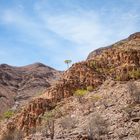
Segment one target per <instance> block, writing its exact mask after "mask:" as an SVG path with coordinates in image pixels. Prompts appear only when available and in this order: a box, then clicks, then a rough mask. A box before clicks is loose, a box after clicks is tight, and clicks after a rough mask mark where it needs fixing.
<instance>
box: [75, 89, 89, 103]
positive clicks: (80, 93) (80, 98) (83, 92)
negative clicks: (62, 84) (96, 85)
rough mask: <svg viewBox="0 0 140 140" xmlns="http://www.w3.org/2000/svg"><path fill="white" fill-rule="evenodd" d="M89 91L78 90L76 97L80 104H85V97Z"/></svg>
mask: <svg viewBox="0 0 140 140" xmlns="http://www.w3.org/2000/svg"><path fill="white" fill-rule="evenodd" d="M87 92H88V91H87V90H85V89H78V90H76V91H75V93H74V95H75V96H76V97H77V99H78V101H79V103H82V102H83V96H84V95H86V94H87Z"/></svg>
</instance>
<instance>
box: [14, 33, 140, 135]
mask: <svg viewBox="0 0 140 140" xmlns="http://www.w3.org/2000/svg"><path fill="white" fill-rule="evenodd" d="M110 78H111V79H112V80H114V81H128V80H131V79H133V80H136V79H139V78H140V33H136V34H133V35H131V36H130V37H128V38H127V39H125V40H122V41H120V42H117V43H115V44H113V45H111V46H110V47H108V48H106V49H101V50H100V51H98V53H95V52H93V53H91V54H90V56H89V57H88V59H87V60H86V61H83V62H80V63H76V64H74V65H73V66H72V67H71V68H70V69H68V70H67V71H66V72H64V73H63V75H62V76H61V79H60V80H58V81H57V83H56V84H54V85H53V86H51V87H50V88H48V90H47V91H46V92H45V93H44V94H43V95H41V96H39V97H38V98H37V99H34V100H33V101H32V102H30V103H29V104H28V105H27V106H26V107H25V108H24V110H23V111H21V113H19V114H18V115H17V116H16V117H15V118H13V120H12V122H13V123H14V122H17V127H18V128H19V129H21V130H24V132H26V134H27V135H28V134H29V133H30V128H31V127H36V126H37V125H38V124H39V122H41V120H40V117H41V116H42V115H43V114H44V113H45V111H47V110H50V109H52V108H54V107H55V105H56V104H57V102H59V101H61V100H62V99H63V98H67V97H70V96H72V95H73V94H74V92H75V91H76V90H77V89H86V88H87V87H88V86H90V87H93V88H97V87H99V86H100V85H101V84H102V83H103V82H104V81H105V80H107V79H110Z"/></svg>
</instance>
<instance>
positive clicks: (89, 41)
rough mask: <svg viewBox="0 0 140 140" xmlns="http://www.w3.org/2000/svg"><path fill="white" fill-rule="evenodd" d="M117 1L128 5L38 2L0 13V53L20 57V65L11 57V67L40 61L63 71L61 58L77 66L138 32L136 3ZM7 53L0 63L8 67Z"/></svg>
mask: <svg viewBox="0 0 140 140" xmlns="http://www.w3.org/2000/svg"><path fill="white" fill-rule="evenodd" d="M103 2H104V0H103ZM123 2H125V4H126V3H128V5H126V6H122V5H116V6H115V5H114V3H115V2H114V3H113V2H112V1H108V2H107V3H105V2H104V6H102V4H100V3H99V1H95V2H93V1H92V0H78V1H75V0H71V1H69V0H56V1H55V2H54V1H53V2H52V1H51V0H47V1H46V0H42V1H35V2H33V3H32V4H31V3H30V5H29V6H27V5H26V4H25V3H19V2H17V5H16V4H14V5H13V6H11V7H8V8H3V9H1V10H0V30H1V29H3V30H4V31H3V32H2V33H1V34H0V48H1V50H2V51H3V52H5V51H6V49H5V48H7V49H8V50H12V51H17V48H18V49H20V51H19V50H18V52H19V53H20V54H23V55H24V56H25V57H26V58H24V57H23V60H24V61H22V63H21V62H20V60H19V61H18V58H19V56H20V58H21V55H17V57H16V59H17V60H16V61H15V62H16V63H15V64H18V65H19V64H21V65H24V64H28V63H32V62H33V61H42V62H44V63H46V64H48V65H51V66H53V67H56V68H58V69H63V68H64V64H63V61H64V60H65V59H72V60H73V61H74V62H75V61H81V60H83V59H85V58H86V56H87V55H88V53H89V52H90V51H92V50H94V49H96V48H98V47H103V46H106V45H109V44H111V43H113V42H115V41H117V40H119V39H122V38H125V37H127V36H128V35H129V34H131V33H133V32H136V31H138V30H139V24H140V14H139V12H138V11H139V10H140V8H139V5H140V2H137V5H136V4H133V3H132V1H131V0H123ZM115 4H118V3H115ZM110 6H111V7H110ZM119 6H120V8H119ZM130 7H131V9H130V10H129V8H130ZM5 32H6V33H5ZM11 33H12V35H11ZM4 34H6V35H4ZM5 42H8V43H5ZM3 44H4V45H3ZM2 46H3V47H2ZM15 46H17V47H15ZM4 47H5V48H4ZM35 51H37V52H35ZM7 53H9V55H7V56H8V57H9V58H8V57H6V55H4V54H5V53H3V55H2V54H1V53H0V56H2V57H4V56H5V58H7V59H4V60H5V62H9V61H6V60H8V59H10V57H11V54H12V53H11V52H10V51H7ZM12 61H14V59H12ZM17 61H18V62H17ZM0 62H1V63H2V62H3V61H2V60H1V61H0Z"/></svg>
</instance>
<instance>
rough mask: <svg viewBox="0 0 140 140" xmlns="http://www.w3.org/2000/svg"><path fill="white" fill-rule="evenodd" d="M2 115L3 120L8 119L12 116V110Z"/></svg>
mask: <svg viewBox="0 0 140 140" xmlns="http://www.w3.org/2000/svg"><path fill="white" fill-rule="evenodd" d="M3 115H4V118H6V119H10V118H11V117H12V116H13V115H14V112H13V111H12V110H8V111H6V112H5V113H4V114H3Z"/></svg>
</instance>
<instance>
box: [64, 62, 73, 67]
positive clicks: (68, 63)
mask: <svg viewBox="0 0 140 140" xmlns="http://www.w3.org/2000/svg"><path fill="white" fill-rule="evenodd" d="M64 62H65V64H67V68H69V64H70V63H71V62H72V61H71V60H65V61H64Z"/></svg>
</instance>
